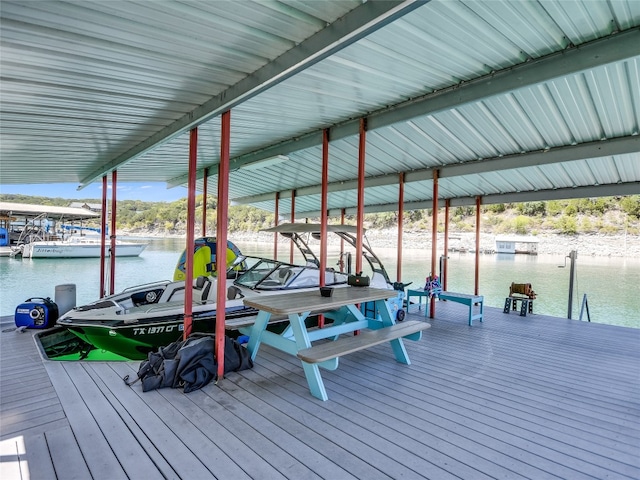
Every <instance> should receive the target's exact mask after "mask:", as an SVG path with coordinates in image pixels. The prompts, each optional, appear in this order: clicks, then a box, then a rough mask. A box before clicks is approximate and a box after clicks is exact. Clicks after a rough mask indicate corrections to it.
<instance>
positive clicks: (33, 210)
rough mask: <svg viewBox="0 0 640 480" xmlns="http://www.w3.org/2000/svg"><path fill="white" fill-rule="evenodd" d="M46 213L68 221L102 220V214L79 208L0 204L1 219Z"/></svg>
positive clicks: (29, 216)
mask: <svg viewBox="0 0 640 480" xmlns="http://www.w3.org/2000/svg"><path fill="white" fill-rule="evenodd" d="M44 213H46V214H47V215H49V216H53V217H59V218H61V219H62V218H64V219H67V220H83V219H89V218H100V214H99V213H96V212H92V211H90V210H86V209H84V208H77V207H57V206H54V205H28V204H26V203H13V202H0V216H1V217H4V218H6V217H14V216H17V217H28V218H33V217H38V216H40V215H42V214H44Z"/></svg>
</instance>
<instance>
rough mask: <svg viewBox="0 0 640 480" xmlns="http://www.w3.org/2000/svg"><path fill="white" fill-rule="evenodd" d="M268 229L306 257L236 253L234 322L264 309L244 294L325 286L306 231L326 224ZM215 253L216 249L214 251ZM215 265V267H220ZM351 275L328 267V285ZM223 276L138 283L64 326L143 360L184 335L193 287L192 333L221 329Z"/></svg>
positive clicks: (376, 273)
mask: <svg viewBox="0 0 640 480" xmlns="http://www.w3.org/2000/svg"><path fill="white" fill-rule="evenodd" d="M268 231H276V232H279V233H281V234H282V235H284V236H285V237H287V238H290V239H291V240H292V241H293V242H294V243H295V245H296V246H297V248H298V249H299V250H300V252H301V253H302V255H303V257H304V259H305V262H304V264H302V265H294V264H290V263H287V262H282V261H279V260H273V259H265V258H259V257H250V256H244V255H241V254H240V255H237V256H235V258H234V259H233V261H231V263H227V278H226V279H224V280H223V281H225V282H226V291H227V300H226V302H225V304H226V306H225V319H227V320H232V319H237V318H240V317H249V316H253V315H256V314H257V312H256V311H255V310H254V309H252V308H249V307H246V306H245V305H244V299H245V298H248V297H251V296H256V295H264V294H282V293H286V292H289V291H300V290H317V289H318V288H319V286H320V269H319V268H318V265H319V261H318V258H317V257H316V255H315V254H314V253H313V252H312V250H311V249H310V248H309V246H308V244H307V242H306V241H305V240H304V238H303V234H304V233H308V234H311V235H316V234H317V233H319V231H320V230H319V225H311V224H283V225H281V226H279V227H276V228H274V229H269V230H268ZM331 231H332V232H334V233H336V234H337V235H338V236H339V237H341V238H343V239H345V240H346V241H347V242H348V243H350V244H352V245H354V246H355V237H354V236H353V235H352V231H355V227H348V226H343V225H339V226H332V228H331ZM211 240H213V239H211ZM212 252H215V248H213V249H212ZM363 253H364V257H365V259H367V261H368V262H369V265H370V267H371V270H372V272H371V273H372V276H371V283H370V285H371V286H373V287H377V288H389V289H392V288H394V285H393V284H392V283H391V282H390V281H389V277H388V275H387V273H386V271H385V270H384V267H383V266H382V264H381V263H380V261H379V259H378V258H377V257H376V256H375V255H374V254H373V252H371V250H370V248H368V247H366V248H365V249H364V252H363ZM234 254H235V252H234ZM341 257H342V256H341ZM228 259H229V256H228V257H227V260H228ZM200 270H202V268H200ZM205 270H207V268H205ZM208 270H209V271H215V268H208ZM348 277H349V272H348V271H339V270H338V271H336V270H335V269H333V268H327V269H326V270H325V286H332V287H347V286H348ZM218 281H219V279H217V278H215V277H213V276H211V275H208V276H205V275H200V276H198V277H197V278H195V279H193V280H192V281H188V280H178V281H168V280H165V281H160V282H154V283H151V284H145V285H138V286H135V287H132V288H129V289H126V290H124V291H122V292H120V293H118V294H115V295H110V296H107V297H104V298H101V299H100V300H97V301H95V302H92V303H90V304H87V305H83V306H80V307H76V308H74V309H72V310H70V311H69V312H67V313H66V314H64V315H62V316H61V317H60V318H59V319H58V321H57V324H58V325H61V326H64V327H66V328H67V329H68V330H69V331H70V332H72V333H73V334H75V335H77V336H78V337H80V338H81V339H83V340H84V341H86V342H88V343H89V344H92V345H94V346H95V347H97V348H100V349H103V350H107V351H110V352H113V353H116V354H118V355H121V356H123V357H127V358H130V359H132V360H139V359H144V358H146V357H147V354H148V353H149V352H150V351H153V350H156V349H157V348H158V347H160V346H163V345H168V344H169V343H171V342H173V341H175V340H177V339H178V338H180V337H181V336H182V335H183V328H184V327H183V325H184V307H185V305H184V299H185V288H192V291H193V305H192V314H193V321H192V331H194V332H213V331H215V321H216V303H217V302H216V292H217V282H218ZM403 290H404V289H403ZM402 295H404V291H403V294H402ZM398 308H401V305H400V307H398ZM398 308H396V310H398Z"/></svg>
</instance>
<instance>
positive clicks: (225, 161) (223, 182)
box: [216, 110, 231, 379]
mask: <svg viewBox="0 0 640 480" xmlns="http://www.w3.org/2000/svg"><path fill="white" fill-rule="evenodd" d="M230 140H231V111H230V110H227V111H226V112H224V113H223V114H222V132H221V138H220V141H221V145H220V164H219V165H218V224H217V225H216V227H217V229H216V267H217V270H218V291H217V296H216V299H217V300H216V302H217V304H216V360H217V361H218V379H221V378H223V377H224V338H225V333H224V332H225V308H226V303H227V282H226V278H227V228H228V221H229V143H230Z"/></svg>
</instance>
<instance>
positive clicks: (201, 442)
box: [101, 364, 250, 479]
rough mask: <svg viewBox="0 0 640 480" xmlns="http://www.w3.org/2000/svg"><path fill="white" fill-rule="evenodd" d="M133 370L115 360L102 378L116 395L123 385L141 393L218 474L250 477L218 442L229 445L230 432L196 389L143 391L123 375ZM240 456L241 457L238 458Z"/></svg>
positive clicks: (149, 404) (171, 427) (215, 473)
mask: <svg viewBox="0 0 640 480" xmlns="http://www.w3.org/2000/svg"><path fill="white" fill-rule="evenodd" d="M132 372H134V370H133V369H132V368H131V364H128V365H125V364H115V365H113V372H111V373H109V374H108V375H104V376H101V378H104V379H105V380H107V379H109V380H110V381H109V382H108V383H105V384H108V385H109V388H110V389H112V392H113V394H114V395H116V396H121V393H119V390H120V389H121V388H125V389H128V390H129V393H132V394H136V395H138V396H139V398H140V400H141V401H144V402H145V404H147V405H148V406H149V408H151V409H152V410H153V411H154V412H155V413H156V414H157V415H158V417H159V418H161V419H162V420H163V422H165V423H166V425H167V428H169V429H171V431H173V432H175V434H176V435H178V436H180V437H181V441H182V442H184V444H185V446H186V448H188V449H189V451H190V452H191V454H192V455H194V456H195V457H196V458H197V459H198V461H199V462H201V463H202V464H203V466H204V467H205V468H207V469H208V470H209V471H210V472H212V474H213V475H215V476H216V478H222V479H224V478H234V479H243V478H250V477H248V476H247V475H246V474H245V473H244V471H243V470H242V468H240V467H239V466H238V464H239V462H236V461H233V460H231V459H230V458H229V456H228V455H227V454H226V453H225V452H224V451H223V450H222V449H221V448H220V446H218V444H222V446H225V442H224V440H223V438H224V437H225V435H226V432H222V431H221V428H220V425H219V424H217V423H216V422H215V420H214V419H213V418H212V415H211V414H210V413H209V412H206V411H204V410H203V408H202V407H201V406H200V405H198V404H197V403H194V400H193V393H191V394H189V395H185V394H183V393H182V392H181V391H180V390H177V389H163V390H159V391H153V392H142V388H141V387H140V385H139V384H135V385H134V386H132V387H127V386H126V385H124V382H122V380H121V379H122V377H124V376H125V375H127V374H129V375H131V373H132ZM117 380H119V382H118V381H117ZM238 460H241V459H240V458H238Z"/></svg>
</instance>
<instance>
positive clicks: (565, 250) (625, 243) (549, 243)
mask: <svg viewBox="0 0 640 480" xmlns="http://www.w3.org/2000/svg"><path fill="white" fill-rule="evenodd" d="M120 234H121V235H128V236H129V235H130V236H144V237H178V238H182V237H184V233H180V232H172V233H170V234H168V233H167V232H158V231H155V232H153V231H145V232H141V231H136V232H125V231H121V232H120ZM196 235H199V232H196ZM229 237H230V239H231V240H232V241H235V242H256V243H271V242H273V234H272V233H265V232H233V233H230V235H229ZM366 237H367V239H368V241H369V243H370V245H371V246H372V247H376V248H396V247H397V244H398V242H397V240H398V232H397V230H396V229H385V230H367V232H366ZM495 238H496V235H494V234H492V233H482V234H480V250H481V251H491V250H493V249H495ZM534 238H536V239H537V240H538V253H539V254H549V255H568V254H569V252H571V251H572V250H576V251H577V252H578V253H579V254H580V255H588V256H597V257H627V258H640V236H638V235H585V234H580V235H556V234H551V233H543V234H540V235H537V236H535V237H534ZM283 241H285V240H284V239H283ZM402 244H403V248H405V249H425V248H427V249H430V248H431V232H430V231H428V232H427V231H411V230H409V231H405V232H404V233H403V241H402ZM443 245H444V237H443V235H442V234H439V235H438V247H439V248H442V246H443ZM449 248H453V249H460V248H465V249H467V250H468V249H472V248H475V234H474V233H468V232H464V233H457V232H451V233H450V234H449Z"/></svg>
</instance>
